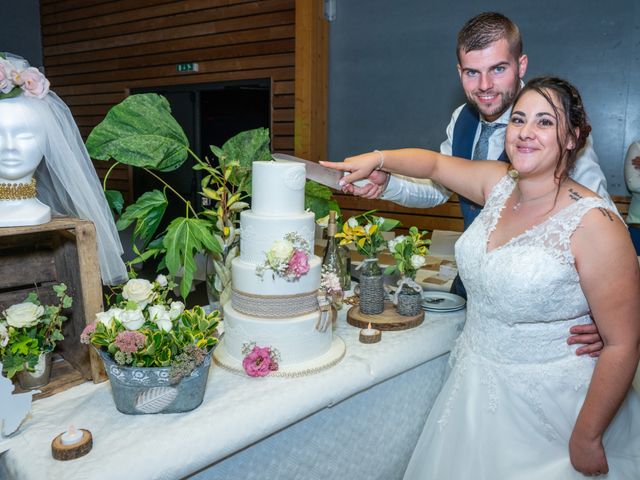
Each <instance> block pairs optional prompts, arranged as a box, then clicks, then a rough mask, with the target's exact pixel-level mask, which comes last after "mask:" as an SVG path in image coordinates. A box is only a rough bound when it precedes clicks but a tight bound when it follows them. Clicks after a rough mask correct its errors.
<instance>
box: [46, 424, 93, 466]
mask: <svg viewBox="0 0 640 480" xmlns="http://www.w3.org/2000/svg"><path fill="white" fill-rule="evenodd" d="M79 431H80V432H82V437H81V438H80V439H79V440H78V441H77V442H75V443H72V444H70V445H65V444H63V443H62V436H63V435H64V434H65V433H66V432H63V433H61V434H60V435H58V436H57V437H56V438H54V439H53V441H52V442H51V455H53V458H55V459H56V460H63V461H64V460H74V459H76V458H80V457H83V456H85V455H86V454H87V453H89V452H90V451H91V448H92V447H93V436H92V435H91V432H90V431H89V430H85V429H84V428H82V429H80V430H79Z"/></svg>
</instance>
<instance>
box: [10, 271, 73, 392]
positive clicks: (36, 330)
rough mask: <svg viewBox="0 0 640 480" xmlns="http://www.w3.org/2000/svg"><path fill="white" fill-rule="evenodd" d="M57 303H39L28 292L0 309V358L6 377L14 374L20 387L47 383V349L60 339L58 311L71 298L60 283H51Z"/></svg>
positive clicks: (60, 325)
mask: <svg viewBox="0 0 640 480" xmlns="http://www.w3.org/2000/svg"><path fill="white" fill-rule="evenodd" d="M52 288H53V290H54V291H55V294H56V297H57V298H58V303H57V304H54V305H43V304H42V303H41V302H40V300H38V295H37V294H36V293H34V292H32V293H30V294H29V295H28V296H27V298H26V299H25V300H24V302H22V303H18V304H15V305H11V306H10V307H9V308H7V309H6V310H5V311H4V312H2V313H0V360H2V363H3V370H4V372H5V373H6V375H7V377H8V378H12V377H13V376H14V375H16V374H17V378H18V382H19V383H20V385H21V386H22V387H23V388H36V387H41V386H43V385H46V384H47V383H49V377H50V374H51V352H52V351H53V349H54V348H55V346H56V344H57V342H59V341H60V340H63V339H64V336H63V335H62V323H63V322H64V321H65V320H67V317H65V316H64V315H63V314H62V312H63V310H64V309H67V308H70V307H71V304H72V299H71V297H70V296H69V295H67V293H66V291H67V287H66V285H65V284H64V283H60V284H58V285H53V287H52Z"/></svg>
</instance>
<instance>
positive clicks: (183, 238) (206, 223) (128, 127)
mask: <svg viewBox="0 0 640 480" xmlns="http://www.w3.org/2000/svg"><path fill="white" fill-rule="evenodd" d="M269 139H270V138H269V131H268V130H267V129H264V128H259V129H255V130H249V131H246V132H241V133H239V134H238V135H236V136H234V137H233V138H231V139H229V140H228V141H227V142H226V143H225V144H224V145H223V146H222V147H221V148H220V147H216V146H211V147H210V148H211V152H212V153H213V155H215V157H217V159H218V161H217V163H214V162H212V161H211V160H209V159H208V158H205V159H204V160H202V159H200V158H199V157H198V156H197V155H196V154H195V153H194V152H193V151H192V150H191V149H190V148H189V144H188V141H187V137H186V135H185V134H184V131H183V130H182V128H181V127H180V125H179V124H178V123H177V122H176V120H175V119H174V118H173V116H172V115H171V109H170V107H169V102H168V101H167V100H166V99H165V98H164V97H162V96H160V95H156V94H142V95H132V96H130V97H128V98H126V99H125V100H124V101H123V102H121V103H120V104H118V105H116V106H115V107H113V108H112V109H111V110H110V111H109V113H108V114H107V116H106V117H105V119H104V120H103V121H102V122H101V123H100V124H99V125H97V126H96V128H95V129H94V130H93V131H92V132H91V134H90V135H89V138H88V139H87V150H88V151H89V154H90V155H91V157H93V158H95V159H97V160H111V159H113V160H115V162H114V164H113V166H112V167H111V168H110V169H109V171H108V172H107V175H106V176H105V178H104V185H105V195H106V197H107V199H108V200H109V202H110V204H111V206H112V208H114V210H115V211H116V212H121V211H122V207H123V205H124V200H123V198H122V195H121V194H120V193H119V192H116V191H111V190H106V182H107V179H108V177H109V174H110V173H111V171H112V170H113V168H114V167H115V166H116V165H118V164H119V163H123V164H126V165H131V166H134V167H139V168H142V169H144V170H145V171H146V172H147V173H149V174H150V175H152V176H153V177H155V178H156V179H158V180H160V181H161V182H162V183H163V184H164V188H163V189H162V190H153V191H151V192H146V193H144V194H143V195H141V196H140V198H138V200H137V201H136V202H135V203H134V204H132V205H129V206H128V207H127V208H126V210H124V212H123V213H122V215H121V216H120V218H119V219H118V221H117V224H116V225H117V227H118V229H119V230H123V229H125V228H127V227H129V225H131V224H134V229H133V239H132V240H133V249H134V253H135V254H136V257H135V258H134V259H133V260H132V261H131V262H129V265H130V267H131V266H133V265H134V264H136V263H139V262H143V261H145V260H148V259H150V258H159V259H160V262H159V265H158V268H159V270H162V269H164V268H166V269H167V270H168V271H169V274H171V275H172V276H178V275H180V276H181V280H180V293H181V295H182V297H185V298H186V297H187V295H188V294H189V292H190V291H191V285H192V283H193V276H194V274H195V272H196V269H197V266H196V261H195V255H196V254H197V253H204V254H206V255H208V256H210V258H212V259H213V261H214V264H215V265H216V272H218V271H220V272H221V274H220V275H218V277H219V278H220V279H222V280H227V281H226V282H222V283H220V284H219V285H218V286H219V289H220V291H219V293H220V294H223V293H224V295H225V296H226V298H228V297H229V296H230V278H231V275H230V270H229V268H230V263H231V260H233V257H234V256H236V255H237V253H238V249H237V248H234V247H236V246H237V243H238V227H239V214H240V212H241V211H242V210H243V209H245V208H246V207H248V203H247V202H246V201H245V200H246V199H247V198H248V197H249V196H250V194H251V164H252V162H253V161H255V160H270V159H271V152H270V150H269ZM189 155H190V156H191V157H192V158H193V159H194V161H195V165H194V167H193V168H194V170H201V171H203V178H202V183H201V189H202V190H201V192H200V193H201V194H202V195H203V196H205V197H207V198H209V199H211V201H212V205H211V206H210V207H207V208H205V209H203V210H202V211H201V212H199V213H198V212H196V210H195V209H194V208H193V205H191V202H190V201H189V200H187V199H185V198H184V197H183V196H182V195H180V194H179V193H178V192H177V191H176V190H175V189H173V188H172V187H171V185H169V184H168V183H167V182H165V181H164V180H163V179H162V178H160V177H159V176H158V175H157V173H156V172H169V171H172V170H175V169H176V168H178V167H180V166H181V165H182V164H183V163H184V162H185V160H186V159H187V158H188V156H189ZM168 192H171V193H172V194H173V195H174V196H175V197H177V198H179V199H180V200H181V201H182V202H183V203H184V205H185V215H184V216H183V217H178V218H176V219H174V220H173V221H172V222H170V224H169V225H168V227H167V228H166V230H165V231H163V232H158V227H159V225H160V223H161V220H162V218H163V216H164V214H165V211H166V208H167V205H168V203H169V199H168V198H167V194H168ZM136 241H139V242H140V243H141V244H142V247H141V248H138V247H137V246H136Z"/></svg>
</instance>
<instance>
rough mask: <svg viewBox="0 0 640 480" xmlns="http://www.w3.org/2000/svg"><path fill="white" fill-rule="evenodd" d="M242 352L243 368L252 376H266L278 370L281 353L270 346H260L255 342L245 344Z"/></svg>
mask: <svg viewBox="0 0 640 480" xmlns="http://www.w3.org/2000/svg"><path fill="white" fill-rule="evenodd" d="M242 353H244V354H245V357H244V360H242V368H244V371H245V372H247V375H249V376H250V377H266V376H267V375H269V374H270V373H271V372H275V371H277V370H278V360H279V354H278V351H277V350H276V349H271V348H270V347H258V346H257V345H256V344H255V342H252V343H249V344H244V345H243V347H242Z"/></svg>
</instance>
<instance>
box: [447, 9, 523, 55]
mask: <svg viewBox="0 0 640 480" xmlns="http://www.w3.org/2000/svg"><path fill="white" fill-rule="evenodd" d="M503 38H504V39H505V40H507V42H508V43H509V50H510V51H511V54H512V55H513V58H515V59H516V60H518V59H519V58H520V55H522V37H521V36H520V29H519V28H518V26H517V25H516V24H515V23H513V22H512V21H511V20H509V19H508V18H507V17H505V16H504V15H502V14H501V13H497V12H484V13H481V14H479V15H476V16H475V17H473V18H471V19H470V20H468V21H467V23H465V24H464V26H463V27H462V29H460V31H459V32H458V42H457V45H456V55H457V56H458V61H460V54H461V53H468V52H470V51H472V50H484V49H485V48H487V47H488V46H489V45H491V44H492V43H493V42H497V41H498V40H501V39H503Z"/></svg>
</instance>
